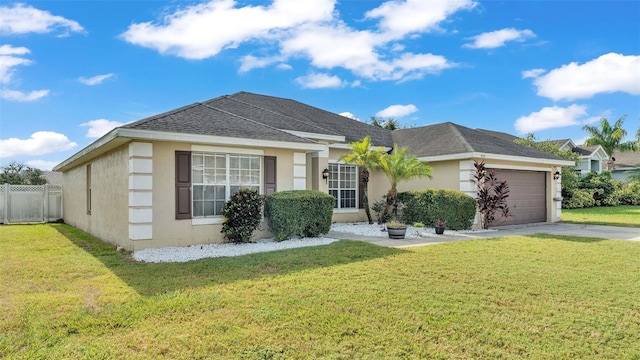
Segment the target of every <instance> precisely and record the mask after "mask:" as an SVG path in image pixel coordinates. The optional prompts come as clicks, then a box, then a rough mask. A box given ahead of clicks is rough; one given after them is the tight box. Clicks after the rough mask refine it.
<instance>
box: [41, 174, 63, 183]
mask: <svg viewBox="0 0 640 360" xmlns="http://www.w3.org/2000/svg"><path fill="white" fill-rule="evenodd" d="M42 175H43V176H44V178H45V179H47V184H49V185H60V186H61V185H62V173H61V172H57V171H44V172H43V174H42Z"/></svg>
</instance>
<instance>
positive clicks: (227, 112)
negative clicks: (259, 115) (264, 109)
mask: <svg viewBox="0 0 640 360" xmlns="http://www.w3.org/2000/svg"><path fill="white" fill-rule="evenodd" d="M225 97H226V95H225ZM202 105H203V106H205V107H207V108H209V109H212V110H216V111H220V112H222V113H225V114H228V115H231V116H234V117H237V118H240V119H242V120H246V121H249V122H251V123H254V124H257V125H260V126H263V127H266V128H269V129H272V130H276V131H280V132H283V133H287V134H289V135H291V136H295V137H297V138H300V139H303V140H308V141H313V140H311V139H307V138H303V137H302V136H298V135H295V134H291V133H288V132H286V131H284V130H282V129H278V128H275V127H273V126H270V125H267V124H263V123H261V122H258V121H255V120H251V119H249V118H246V117H244V116H240V115H238V114H234V113H232V112H229V111H226V110H222V109H220V108H217V107H215V106H211V105H208V104H202ZM313 142H315V141H313Z"/></svg>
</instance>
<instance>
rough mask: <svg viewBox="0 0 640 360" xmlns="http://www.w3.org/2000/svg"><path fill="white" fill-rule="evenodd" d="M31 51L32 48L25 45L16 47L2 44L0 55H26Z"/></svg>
mask: <svg viewBox="0 0 640 360" xmlns="http://www.w3.org/2000/svg"><path fill="white" fill-rule="evenodd" d="M30 52H31V50H29V49H27V48H26V47H24V46H20V47H14V46H13V45H9V44H4V45H0V55H26V54H28V53H30Z"/></svg>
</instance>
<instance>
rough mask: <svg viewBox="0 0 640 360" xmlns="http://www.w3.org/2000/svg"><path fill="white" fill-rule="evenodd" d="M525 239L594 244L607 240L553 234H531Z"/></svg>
mask: <svg viewBox="0 0 640 360" xmlns="http://www.w3.org/2000/svg"><path fill="white" fill-rule="evenodd" d="M525 236H527V237H532V238H537V239H552V240H562V241H571V242H578V243H594V242H600V241H604V240H607V239H601V238H596V237H578V236H565V235H553V234H541V233H540V234H533V235H525Z"/></svg>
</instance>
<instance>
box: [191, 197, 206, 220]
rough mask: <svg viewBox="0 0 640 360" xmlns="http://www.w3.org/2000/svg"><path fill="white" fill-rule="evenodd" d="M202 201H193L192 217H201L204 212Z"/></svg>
mask: <svg viewBox="0 0 640 360" xmlns="http://www.w3.org/2000/svg"><path fill="white" fill-rule="evenodd" d="M202 209H203V206H202V201H194V202H193V217H202V216H204V213H203V211H202Z"/></svg>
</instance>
